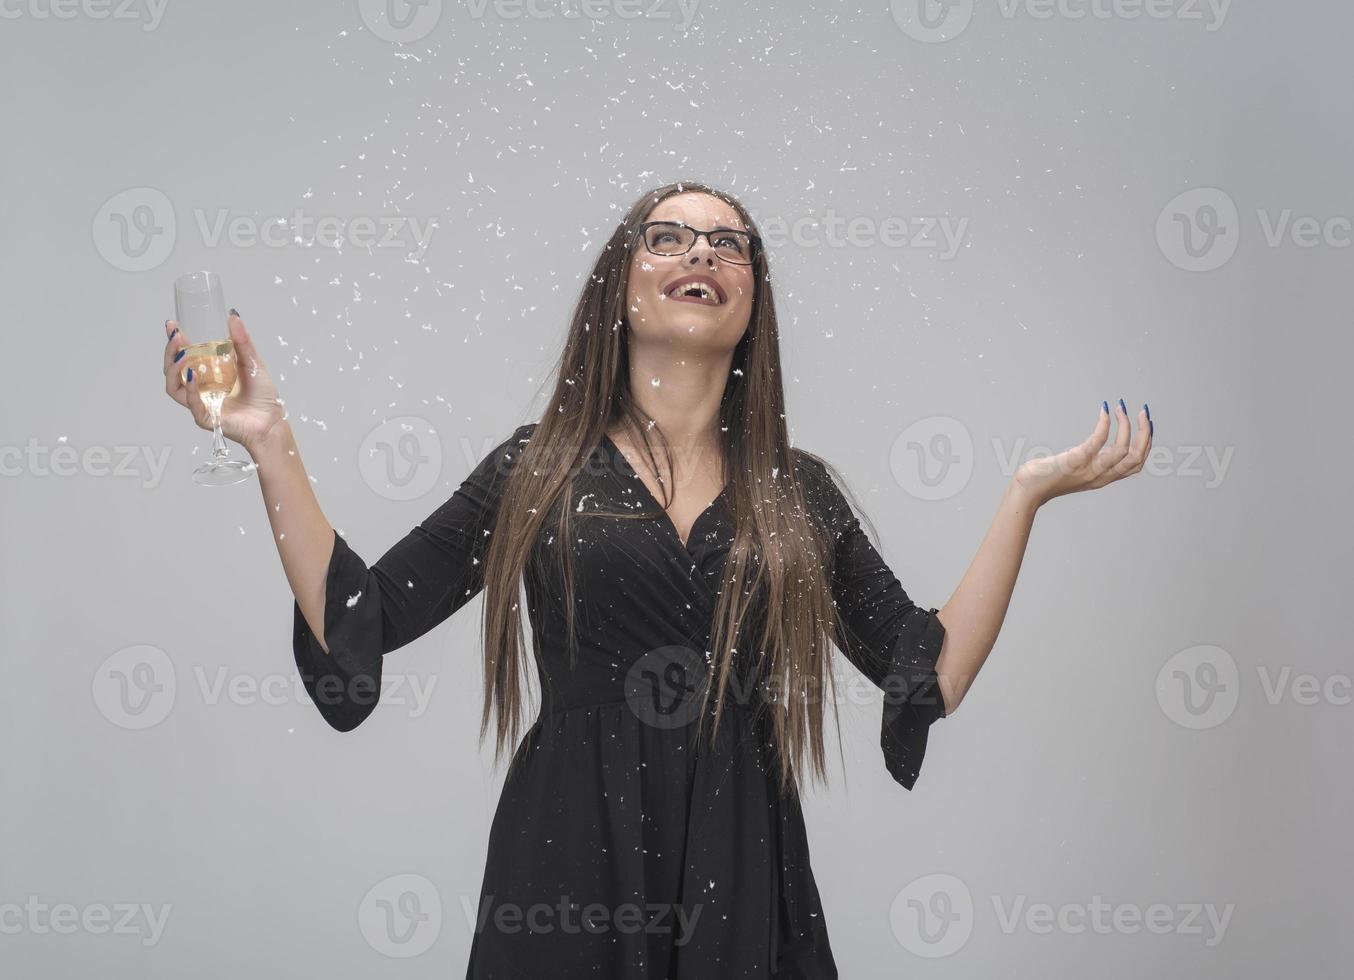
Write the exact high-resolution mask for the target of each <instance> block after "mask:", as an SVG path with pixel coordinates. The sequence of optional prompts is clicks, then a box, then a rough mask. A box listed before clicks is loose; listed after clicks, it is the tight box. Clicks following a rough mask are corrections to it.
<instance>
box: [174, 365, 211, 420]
mask: <svg viewBox="0 0 1354 980" xmlns="http://www.w3.org/2000/svg"><path fill="white" fill-rule="evenodd" d="M175 373H178V372H175ZM189 373H190V377H189V378H188V380H187V381H186V382H184V383H183V385H182V389H181V390H182V391H183V396H184V405H186V406H187V408H188V411H190V412H192V413H193V421H195V422H196V423H197V424H198V425H200V426H201V427H202V428H204V429H210V428H211V427H212V424H211V413H209V412H208V411H207V406H206V405H204V404H203V403H202V392H201V390H200V389H199V388H198V379H197V377H196V376H193V375H192V374H191V372H189Z"/></svg>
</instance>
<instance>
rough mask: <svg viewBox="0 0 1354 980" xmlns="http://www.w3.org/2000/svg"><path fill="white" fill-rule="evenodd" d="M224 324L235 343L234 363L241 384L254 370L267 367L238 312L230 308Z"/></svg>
mask: <svg viewBox="0 0 1354 980" xmlns="http://www.w3.org/2000/svg"><path fill="white" fill-rule="evenodd" d="M226 324H227V326H228V327H229V329H230V339H231V341H232V342H233V343H234V344H235V363H236V366H237V368H238V370H239V372H240V381H241V383H242V384H243V383H245V382H247V381H248V379H249V378H251V377H253V376H254V372H256V371H266V370H267V368H265V367H264V366H263V358H262V357H260V356H259V352H258V348H257V347H255V346H254V338H253V337H251V336H249V331H248V330H246V329H245V325H244V320H242V319H240V314H239V313H238V312H237V311H235V310H231V311H230V316H229V317H227V319H226Z"/></svg>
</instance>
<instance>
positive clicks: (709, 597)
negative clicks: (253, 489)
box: [293, 423, 945, 980]
mask: <svg viewBox="0 0 1354 980" xmlns="http://www.w3.org/2000/svg"><path fill="white" fill-rule="evenodd" d="M534 428H535V424H534V423H533V424H528V425H525V426H521V427H519V428H518V429H517V430H516V431H515V432H514V433H513V435H512V437H510V438H509V439H507V440H506V441H504V442H503V443H501V444H500V445H499V446H498V447H497V448H496V449H494V451H493V452H491V453H490V454H489V455H488V456H486V457H485V458H484V459H483V460H482V461H481V462H480V464H479V465H478V466H477V467H476V468H475V471H474V472H473V473H471V474H470V476H469V477H467V478H466V480H465V482H464V483H463V484H462V485H461V486H460V488H459V489H457V490H456V492H455V493H454V494H452V496H451V497H450V498H449V499H448V500H447V501H446V502H445V503H443V504H442V505H441V506H440V507H439V508H438V509H437V510H436V511H435V512H434V513H433V514H432V515H430V516H429V517H428V518H427V519H426V520H425V521H424V522H423V523H422V524H420V525H419V526H418V527H416V528H414V529H413V530H412V531H411V532H410V533H409V534H408V536H406V537H405V538H404V539H403V540H401V541H399V542H398V543H396V544H395V546H394V547H392V548H391V549H390V550H389V551H388V552H386V554H385V555H383V556H382V557H381V559H380V560H379V561H377V562H376V564H374V565H372V566H370V567H368V566H367V565H366V564H365V563H364V562H363V561H362V559H361V558H359V557H358V555H357V554H356V553H355V552H354V551H353V550H352V549H351V548H349V546H348V545H347V543H346V542H345V541H344V539H343V538H341V537H339V536H338V535H335V539H334V552H333V558H332V559H331V561H330V564H329V571H328V581H327V585H326V593H325V612H324V621H325V637H326V641H327V643H328V645H329V649H330V652H331V653H330V655H326V654H325V653H324V651H323V650H321V649H320V647H319V645H318V644H317V643H316V642H315V639H314V637H313V636H312V635H311V633H310V630H309V629H308V628H307V624H306V621H305V619H304V617H303V616H302V615H301V611H300V609H299V607H296V608H295V609H294V633H293V650H294V653H295V657H296V664H297V667H298V670H299V672H300V674H301V677H302V679H303V682H304V684H305V686H306V689H307V691H308V692H309V693H310V696H311V698H312V700H313V701H314V702H315V704H316V706H317V707H318V709H319V711H320V713H321V714H322V715H323V716H324V718H325V720H326V721H328V723H329V724H330V725H332V726H333V727H334V728H336V729H338V730H339V731H350V730H351V729H353V728H355V727H357V726H358V725H359V724H361V722H362V721H363V720H364V719H365V718H366V717H367V716H368V715H369V714H370V713H371V711H372V709H373V708H374V707H375V704H376V700H377V693H378V692H379V690H380V677H381V665H382V657H383V656H384V655H385V654H387V653H389V652H390V651H392V650H396V649H398V648H399V647H402V646H404V645H405V644H407V643H409V642H410V641H412V640H414V639H415V638H417V637H419V636H421V635H423V634H424V633H426V632H427V631H428V630H430V629H432V628H433V627H434V626H436V625H438V624H439V623H441V622H442V621H444V620H445V619H446V618H447V617H448V616H450V615H451V614H452V613H454V612H455V611H456V610H457V609H459V608H460V607H461V606H463V605H465V604H466V603H467V602H469V601H470V600H471V599H472V598H474V597H475V595H476V594H477V593H479V592H480V591H481V589H482V587H483V578H482V574H483V568H484V565H483V561H482V557H483V554H484V551H485V543H486V541H487V538H488V533H489V532H490V531H491V530H492V528H493V525H494V520H495V516H496V514H495V511H496V508H495V504H496V500H497V498H498V494H499V491H500V490H501V487H502V480H503V479H504V478H505V477H506V474H507V472H508V471H509V470H510V469H511V466H512V464H513V462H514V461H515V459H516V458H517V454H518V453H519V451H520V447H521V446H522V445H524V444H525V443H526V441H528V440H529V439H530V436H531V433H532V431H533V430H534ZM796 460H797V464H796V466H797V469H798V470H799V472H800V479H801V480H802V481H803V486H804V488H805V493H806V498H807V499H808V500H809V501H810V502H811V506H812V508H813V509H814V511H815V512H816V513H817V514H818V515H819V516H820V517H821V518H822V519H823V520H824V521H826V522H827V526H828V527H829V528H830V529H831V532H832V533H833V534H834V535H835V536H836V545H835V555H834V559H833V570H832V578H831V581H832V590H833V596H834V598H835V600H836V602H837V604H838V607H839V608H840V609H841V611H842V613H843V616H844V620H845V622H846V624H847V625H848V627H849V630H850V633H849V634H848V636H850V637H852V639H850V640H847V641H846V642H845V643H844V649H843V652H844V653H845V654H846V655H847V656H848V657H849V658H850V660H851V662H852V663H854V664H855V665H856V666H857V667H858V668H859V669H860V670H861V671H862V672H863V673H864V674H865V675H866V676H868V677H869V678H870V680H871V681H873V682H874V683H875V684H876V685H878V686H879V687H880V688H881V689H882V690H884V691H885V695H886V696H885V705H884V715H883V724H882V733H881V745H882V747H883V749H884V760H885V764H886V765H887V766H888V769H889V772H890V773H891V774H892V775H893V777H894V778H895V779H896V780H897V781H898V782H899V783H900V784H901V785H903V786H905V787H907V788H908V789H911V788H912V787H913V785H914V783H915V781H916V778H917V774H918V770H919V767H920V765H921V761H922V756H923V754H924V752H925V749H926V735H927V729H928V726H929V725H930V724H931V723H932V722H934V721H935V720H936V719H937V718H940V717H943V716H944V704H943V701H942V700H941V698H940V695H939V691H938V688H937V686H936V675H935V670H934V667H935V662H936V658H937V657H938V656H939V654H940V648H941V641H942V640H943V638H944V635H945V630H944V627H943V626H942V625H941V623H940V620H939V619H938V618H937V616H936V610H935V609H926V608H923V607H919V606H916V605H914V604H913V602H912V601H911V600H910V599H909V598H908V596H907V594H906V592H904V591H903V588H902V586H901V585H900V584H899V582H898V580H897V578H896V577H895V576H894V575H893V573H892V572H891V571H890V569H889V567H888V566H887V565H886V564H885V563H884V561H883V560H882V559H881V558H880V556H879V554H878V552H877V551H876V550H875V548H874V547H873V546H872V545H871V544H870V542H869V540H868V539H867V538H866V536H865V534H864V532H863V531H862V529H861V527H860V524H859V521H858V520H857V519H856V517H855V516H854V514H853V513H852V511H851V508H850V505H849V504H848V502H847V501H846V499H845V497H843V496H842V494H841V491H840V490H838V488H837V487H836V485H835V483H833V482H832V479H831V477H830V476H829V474H828V472H827V470H826V469H825V468H824V467H823V466H822V465H821V464H820V463H818V462H817V461H815V460H811V459H810V458H809V457H807V456H804V455H802V454H797V455H796ZM588 462H589V465H587V466H585V467H583V468H582V469H581V470H580V473H579V477H578V481H577V483H576V485H575V493H574V497H573V500H572V501H571V502H570V505H571V506H573V507H574V509H575V512H576V516H575V518H574V519H573V521H572V528H573V530H574V534H573V537H575V539H576V540H575V542H574V557H573V562H574V575H575V583H576V590H577V593H576V602H577V607H576V612H575V617H576V619H575V629H576V631H577V634H578V637H577V638H578V649H577V659H576V661H575V663H574V666H572V667H571V666H570V659H569V651H568V643H567V638H566V633H565V619H564V608H563V602H562V600H560V599H559V598H558V596H559V595H560V592H559V591H558V590H553V589H552V588H551V586H552V585H554V584H555V583H554V582H553V581H549V580H547V577H546V573H545V572H541V571H538V570H535V569H533V570H532V571H531V572H530V573H529V574H528V576H527V583H526V587H527V598H528V615H529V619H530V622H531V627H532V633H533V637H534V652H535V662H536V666H537V670H538V676H539V679H540V683H541V711H540V714H539V716H538V717H537V718H536V719H535V722H534V724H533V725H532V726H531V728H530V730H529V731H528V732H527V733H526V735H525V736H524V738H523V739H522V741H521V743H520V744H519V745H518V747H517V749H516V752H515V754H514V756H513V760H512V763H511V764H510V766H509V768H508V771H507V775H506V777H505V783H504V787H503V792H502V796H501V798H500V801H499V804H498V808H497V811H496V813H495V816H494V820H493V824H492V827H491V830H490V836H489V850H488V856H487V861H486V866H485V872H484V880H483V886H482V890H481V898H480V904H479V905H478V906H477V907H476V915H477V917H478V921H477V925H476V930H475V935H474V939H473V941H472V946H471V952H470V965H469V968H468V970H467V972H466V976H467V978H469V980H489V978H494V980H508V978H513V980H516V978H531V980H542V978H547V977H548V978H551V980H573V978H583V977H587V978H617V980H715V978H772V977H774V978H779V980H786V978H815V980H819V978H833V977H836V976H837V969H836V966H835V965H834V962H833V957H832V951H831V947H830V946H829V944H828V937H827V931H826V924H825V921H824V916H823V910H822V907H821V904H820V902H819V897H818V890H817V887H816V886H815V884H814V877H813V873H812V871H811V869H810V867H809V851H808V840H807V836H806V833H805V828H804V821H803V816H802V812H801V809H800V805H799V801H798V799H797V798H796V797H795V795H794V794H787V795H784V796H782V795H781V794H780V793H779V785H778V780H779V771H778V765H779V763H778V762H776V761H775V758H774V750H773V746H772V742H771V739H770V738H769V729H770V726H769V723H768V722H767V721H766V719H765V716H764V714H759V713H757V712H755V711H753V710H750V707H751V705H750V704H745V703H742V702H740V700H739V699H737V698H734V697H730V698H729V699H728V700H727V701H726V705H725V710H724V715H723V718H722V719H721V722H720V727H719V732H718V740H717V744H716V745H715V747H714V748H713V749H711V747H710V745H709V742H708V737H709V724H708V720H707V724H706V726H705V731H704V732H703V733H702V735H701V736H700V739H699V740H697V739H696V738H695V734H694V733H695V731H696V729H697V725H696V724H695V721H696V718H697V716H698V714H699V711H700V707H699V704H698V703H697V702H696V700H695V699H694V698H688V699H686V700H683V698H682V696H681V692H683V691H687V692H689V691H690V690H691V685H690V684H689V682H688V680H686V679H683V678H689V677H690V676H692V671H693V670H698V671H700V672H701V674H700V676H701V678H702V680H703V677H704V674H703V671H704V668H705V660H704V658H705V656H706V654H705V653H704V651H706V650H707V649H708V647H707V643H708V641H709V640H710V638H711V637H710V634H711V628H710V620H711V618H712V616H713V613H714V607H715V601H716V592H717V589H718V586H719V584H720V580H721V576H720V573H721V569H722V567H723V565H724V558H725V556H726V555H727V553H728V549H729V546H730V544H731V543H732V539H733V528H732V523H731V521H730V519H729V515H728V509H727V504H726V499H725V494H721V495H720V496H719V497H718V498H716V500H715V501H714V502H713V503H712V504H711V505H710V506H709V507H708V508H707V509H706V510H705V511H704V512H703V513H702V514H701V515H700V516H699V517H698V518H697V519H696V521H695V523H694V524H693V526H692V528H691V532H690V535H689V538H688V541H687V543H686V544H685V545H684V544H683V543H682V541H681V539H680V538H679V537H678V535H677V532H676V529H675V528H674V526H673V524H672V522H671V520H670V519H669V518H668V517H667V516H666V515H665V514H662V513H661V511H662V508H661V506H660V505H659V504H658V502H657V501H656V500H655V499H654V496H653V494H651V493H650V492H649V490H648V489H647V487H645V485H644V483H643V481H642V480H641V479H640V478H639V477H638V475H637V474H636V473H635V471H634V470H633V469H632V468H631V466H630V464H629V462H628V461H626V459H625V457H624V456H622V455H621V454H620V452H619V450H618V449H617V448H616V446H615V444H614V443H613V442H612V441H611V440H610V439H608V438H605V437H604V438H603V440H602V443H601V445H599V446H598V447H597V448H596V449H595V450H594V451H593V453H592V455H591V457H590V458H589V461H588ZM727 490H728V488H727V487H726V488H725V491H726V492H727ZM594 509H596V510H608V511H611V512H613V513H614V512H616V511H617V510H627V509H630V510H634V509H638V510H641V511H649V512H654V515H655V516H653V517H652V518H651V519H638V520H633V519H625V518H616V517H609V518H608V517H600V516H599V517H593V518H590V519H586V520H585V519H579V518H578V516H577V515H581V514H585V513H587V512H588V511H590V510H594ZM549 526H550V522H549V521H547V523H546V527H547V530H545V531H543V532H542V536H541V540H540V541H538V544H537V546H536V548H537V550H538V551H540V549H542V548H545V549H552V548H554V547H556V546H557V542H556V541H555V535H553V534H551V533H550V532H549V531H548V528H549ZM553 554H554V552H553V551H550V552H549V555H553ZM763 614H764V609H763ZM840 645H843V644H839V646H840ZM674 671H675V672H676V674H677V675H678V676H676V677H675V678H674ZM683 671H686V673H685V674H682V672H683ZM674 692H676V696H675V697H674V696H672V695H673V693H674ZM712 703H713V699H711V704H712ZM692 705H695V708H694V710H693V708H692ZM830 714H831V708H830V706H828V707H827V708H825V715H829V716H830ZM712 717H713V709H712V708H711V714H710V715H709V716H708V718H712Z"/></svg>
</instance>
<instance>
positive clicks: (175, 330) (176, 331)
mask: <svg viewBox="0 0 1354 980" xmlns="http://www.w3.org/2000/svg"><path fill="white" fill-rule="evenodd" d="M178 332H179V328H178V327H175V328H174V333H171V334H170V335H169V339H170V340H173V339H174V336H175V334H177V333H178Z"/></svg>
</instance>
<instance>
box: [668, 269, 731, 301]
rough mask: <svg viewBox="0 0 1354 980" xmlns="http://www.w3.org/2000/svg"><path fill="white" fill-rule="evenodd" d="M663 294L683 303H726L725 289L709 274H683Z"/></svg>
mask: <svg viewBox="0 0 1354 980" xmlns="http://www.w3.org/2000/svg"><path fill="white" fill-rule="evenodd" d="M663 295H665V296H666V297H667V298H668V299H673V300H678V301H679V302H682V303H703V304H704V305H706V306H720V305H722V304H723V303H724V293H723V291H722V290H721V289H720V288H719V285H718V284H717V283H716V282H715V281H714V280H713V279H711V278H710V277H709V276H683V277H682V278H681V279H678V280H677V281H676V282H674V283H673V284H672V285H671V286H669V287H668V289H667V292H665V293H664V294H663Z"/></svg>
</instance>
